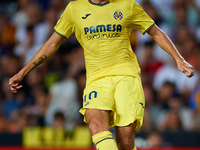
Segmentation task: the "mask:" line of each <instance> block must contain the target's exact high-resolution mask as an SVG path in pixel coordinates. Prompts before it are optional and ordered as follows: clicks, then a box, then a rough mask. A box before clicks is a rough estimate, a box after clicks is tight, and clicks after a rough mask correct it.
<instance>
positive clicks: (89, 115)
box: [85, 109, 110, 135]
mask: <svg viewBox="0 0 200 150" xmlns="http://www.w3.org/2000/svg"><path fill="white" fill-rule="evenodd" d="M109 116H110V111H108V110H99V109H86V112H85V118H86V121H87V123H88V126H89V129H90V132H91V134H92V135H95V134H97V133H100V132H103V131H108V130H109Z"/></svg>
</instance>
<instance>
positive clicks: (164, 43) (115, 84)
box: [9, 0, 194, 150]
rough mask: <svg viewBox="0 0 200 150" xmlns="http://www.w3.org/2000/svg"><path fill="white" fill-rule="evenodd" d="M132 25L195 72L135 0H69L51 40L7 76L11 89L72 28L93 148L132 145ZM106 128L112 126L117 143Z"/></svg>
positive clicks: (135, 88)
mask: <svg viewBox="0 0 200 150" xmlns="http://www.w3.org/2000/svg"><path fill="white" fill-rule="evenodd" d="M133 29H136V30H139V31H140V32H141V33H142V34H145V33H146V32H148V34H150V35H151V36H152V37H153V39H154V40H155V41H156V42H157V43H158V44H159V45H160V46H161V48H163V49H164V50H165V51H166V52H168V53H169V54H170V55H171V56H172V57H173V58H174V59H175V60H176V62H177V66H178V69H179V70H180V71H182V72H183V73H185V74H187V75H186V76H187V77H192V76H193V75H194V69H193V67H192V66H191V65H190V64H188V63H187V62H186V61H185V60H184V58H183V57H182V56H181V55H180V54H179V53H178V51H177V49H176V48H175V46H174V45H173V44H172V42H171V41H170V40H169V39H168V37H167V36H166V35H165V34H164V33H163V32H162V31H161V30H160V29H159V28H158V27H157V26H156V25H155V23H154V21H153V20H152V19H151V18H150V17H149V16H148V15H147V14H146V13H145V12H144V10H143V9H142V8H141V6H139V4H138V3H136V1H135V0H77V1H73V2H70V3H69V4H68V6H67V7H66V9H65V11H64V13H63V14H62V16H61V18H60V20H59V21H58V23H57V24H56V26H55V33H54V34H53V35H52V36H51V37H50V39H49V40H48V41H47V42H46V43H44V45H43V46H42V47H41V48H40V49H39V50H38V52H37V53H36V54H35V56H34V57H33V58H32V59H31V60H30V62H29V63H28V64H27V65H26V66H25V67H24V68H22V69H21V70H20V71H19V73H17V74H16V75H15V76H13V77H12V78H11V79H10V80H9V84H10V88H11V90H12V92H14V93H16V92H17V90H18V89H20V88H21V87H22V86H21V85H19V83H20V82H21V80H22V79H23V78H24V76H25V75H26V74H27V73H28V72H30V71H31V70H32V69H34V68H35V67H37V66H38V65H40V64H41V63H42V62H44V61H46V60H48V59H49V58H50V57H51V56H52V55H53V54H54V53H55V52H56V51H57V49H58V48H59V46H60V44H61V43H62V42H63V40H64V38H68V37H69V36H70V35H71V34H72V33H75V35H76V37H77V39H78V41H79V42H80V44H81V45H82V47H83V49H84V55H85V62H86V70H87V82H86V88H85V90H84V95H83V108H82V109H81V110H80V112H81V113H82V114H83V115H84V120H85V122H87V123H88V125H89V129H90V132H91V134H92V139H93V142H94V144H95V145H96V147H97V149H98V150H117V149H119V150H132V149H136V148H135V146H134V138H135V132H136V131H138V130H139V128H140V127H141V126H142V122H143V121H142V120H143V114H144V107H145V100H144V94H143V90H142V86H141V79H140V75H141V72H140V67H139V65H138V62H137V58H136V56H135V54H134V53H133V52H132V49H131V46H130V39H129V37H130V34H131V31H132V30H133ZM169 73H170V72H169ZM110 127H115V128H116V142H117V143H115V141H114V139H113V137H112V135H111V133H110V132H109V128H110Z"/></svg>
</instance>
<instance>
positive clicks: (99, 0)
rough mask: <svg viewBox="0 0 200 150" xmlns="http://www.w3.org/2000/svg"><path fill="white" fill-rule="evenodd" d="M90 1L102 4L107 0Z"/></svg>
mask: <svg viewBox="0 0 200 150" xmlns="http://www.w3.org/2000/svg"><path fill="white" fill-rule="evenodd" d="M91 1H92V2H93V3H96V4H104V3H107V2H108V1H109V0H91Z"/></svg>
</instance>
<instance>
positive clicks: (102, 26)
mask: <svg viewBox="0 0 200 150" xmlns="http://www.w3.org/2000/svg"><path fill="white" fill-rule="evenodd" d="M153 25H154V21H153V20H152V19H151V18H150V17H149V16H148V15H147V14H146V12H145V11H144V10H143V9H142V7H141V6H140V5H139V4H138V3H136V1H135V0H110V1H109V2H107V3H104V4H95V3H93V2H92V1H91V0H77V1H73V2H70V3H69V4H68V6H67V7H66V9H65V11H64V13H63V14H62V16H61V18H60V20H59V21H58V23H57V24H56V26H55V28H54V29H55V31H56V32H57V33H58V34H60V35H62V36H64V37H66V38H68V37H69V36H70V35H71V34H72V33H75V35H76V38H77V40H78V41H79V43H80V44H81V46H82V47H83V49H84V57H85V63H86V72H87V73H86V76H87V83H86V84H89V83H91V82H92V81H94V80H96V79H98V78H102V77H105V76H110V75H113V76H119V75H130V76H135V77H138V78H140V67H139V65H138V62H137V58H136V56H135V54H134V53H133V51H132V49H131V45H130V34H131V32H132V30H133V29H135V30H139V31H140V32H141V33H142V34H145V32H147V31H148V30H149V29H150V28H151V27H152V26H153Z"/></svg>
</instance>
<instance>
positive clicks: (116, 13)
mask: <svg viewBox="0 0 200 150" xmlns="http://www.w3.org/2000/svg"><path fill="white" fill-rule="evenodd" d="M113 16H114V18H115V19H116V20H121V19H122V18H123V14H122V12H120V11H116V12H115V13H114V14H113Z"/></svg>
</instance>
